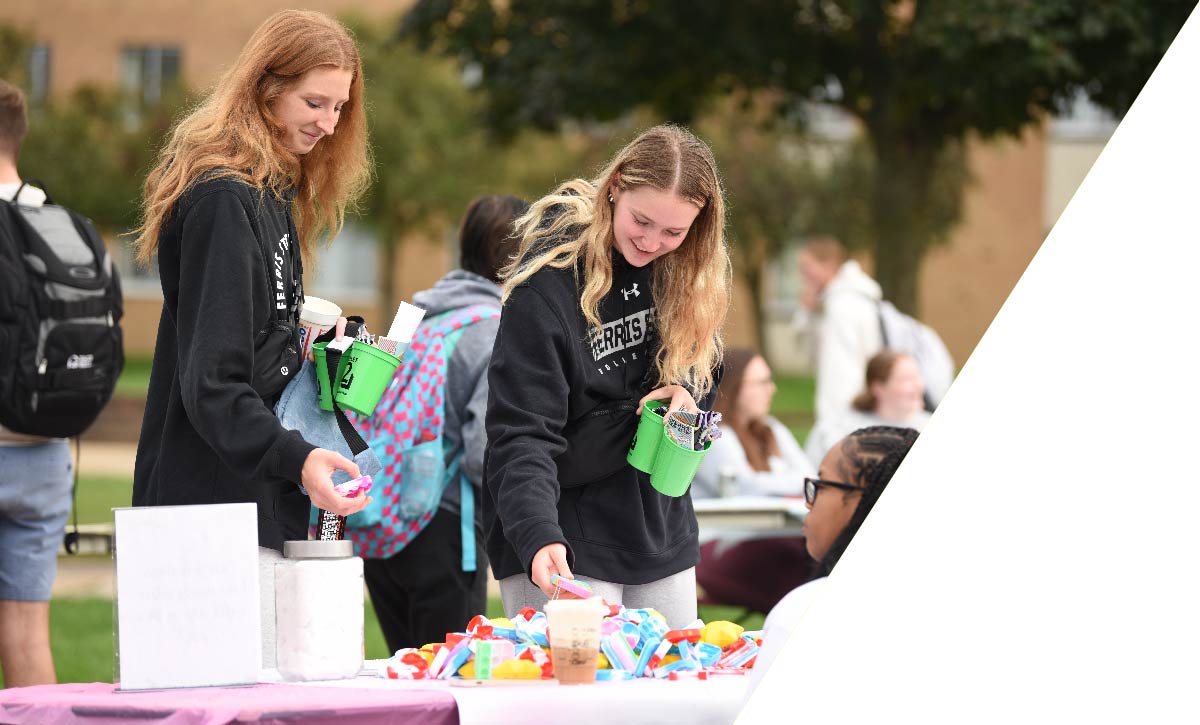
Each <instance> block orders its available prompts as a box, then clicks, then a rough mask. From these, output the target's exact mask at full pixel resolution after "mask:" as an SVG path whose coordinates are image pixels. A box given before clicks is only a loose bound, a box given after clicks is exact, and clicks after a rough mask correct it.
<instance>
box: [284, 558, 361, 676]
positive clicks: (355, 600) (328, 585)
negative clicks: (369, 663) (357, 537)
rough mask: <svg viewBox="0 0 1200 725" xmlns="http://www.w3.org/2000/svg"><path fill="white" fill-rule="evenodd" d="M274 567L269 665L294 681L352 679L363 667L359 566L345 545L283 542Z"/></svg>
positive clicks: (358, 559) (358, 562)
mask: <svg viewBox="0 0 1200 725" xmlns="http://www.w3.org/2000/svg"><path fill="white" fill-rule="evenodd" d="M283 555H284V559H283V560H282V561H280V562H279V563H278V564H277V565H276V567H275V626H276V634H275V662H276V667H278V669H279V674H280V675H281V676H282V677H283V679H285V680H288V681H291V682H298V681H309V680H340V679H346V678H350V677H354V676H356V675H357V674H358V672H359V670H360V669H362V663H363V561H362V559H360V558H359V557H357V556H355V555H354V544H353V542H350V541H344V540H342V541H286V542H284V544H283Z"/></svg>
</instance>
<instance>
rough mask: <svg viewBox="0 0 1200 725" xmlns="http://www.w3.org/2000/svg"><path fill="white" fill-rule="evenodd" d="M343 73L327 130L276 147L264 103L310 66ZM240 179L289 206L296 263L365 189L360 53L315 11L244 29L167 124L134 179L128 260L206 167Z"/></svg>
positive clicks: (151, 245)
mask: <svg viewBox="0 0 1200 725" xmlns="http://www.w3.org/2000/svg"><path fill="white" fill-rule="evenodd" d="M319 67H333V68H339V69H341V70H348V71H350V72H351V74H352V79H351V81H350V98H349V101H348V102H347V103H345V104H344V105H343V106H342V112H341V116H340V117H339V119H338V124H337V132H336V133H335V134H333V135H332V136H329V137H327V138H325V139H323V140H322V141H321V143H319V144H317V145H316V146H315V147H314V148H313V150H312V151H310V152H309V153H307V154H305V155H303V156H299V155H297V154H295V153H293V152H291V151H289V150H287V148H285V147H284V145H283V143H282V134H283V126H282V124H281V123H280V122H279V121H278V120H277V119H276V117H275V115H274V113H273V112H272V110H271V105H272V103H273V102H274V101H275V99H276V98H278V97H279V96H280V95H281V94H282V93H284V92H286V91H287V90H289V89H290V88H292V87H293V86H295V84H296V83H298V82H299V80H300V78H301V77H303V75H304V74H305V73H307V72H308V71H310V70H312V69H313V68H319ZM213 170H217V175H219V176H229V177H233V178H237V179H240V180H242V181H244V182H246V183H247V184H250V185H251V186H254V187H256V188H258V189H260V190H264V191H265V190H269V191H270V192H271V193H274V194H275V195H277V196H280V197H281V198H282V195H281V192H282V191H283V190H284V189H287V188H289V187H294V188H295V190H296V196H295V202H294V206H293V209H294V211H295V214H296V227H297V230H298V232H299V236H300V250H301V254H302V255H303V257H304V260H305V262H311V260H312V255H313V250H314V248H315V246H316V240H317V239H318V238H320V237H322V236H325V237H326V238H327V239H331V238H332V237H333V236H335V235H336V234H337V233H338V231H340V230H341V228H342V224H343V222H344V220H345V212H346V209H347V208H348V207H349V206H351V205H353V204H354V203H355V202H356V201H357V200H358V198H359V197H360V196H361V195H362V193H363V192H364V191H365V190H366V188H367V184H368V183H369V181H370V175H371V161H370V152H369V150H368V147H367V119H366V114H365V109H364V108H363V70H362V60H361V58H360V57H359V53H358V48H357V47H356V46H355V44H354V39H353V38H352V37H351V36H350V33H349V31H348V30H346V28H345V27H344V26H343V25H342V24H341V23H339V22H337V21H336V20H334V19H333V18H330V17H329V16H327V15H324V14H323V13H318V12H309V11H304V10H283V11H281V12H278V13H276V14H274V15H272V16H271V17H269V18H267V20H266V21H264V22H263V24H262V25H260V26H259V27H258V29H257V30H255V31H254V35H252V36H251V37H250V40H249V41H248V42H247V43H246V47H244V48H243V49H242V52H241V54H240V55H239V56H238V58H237V60H236V61H234V64H233V66H232V67H231V68H230V69H229V70H228V71H226V72H225V74H224V75H222V77H221V79H220V80H219V81H218V82H217V85H216V87H215V89H214V90H213V92H212V93H211V94H210V95H209V96H208V98H206V99H205V100H204V101H202V102H201V103H200V105H199V106H197V107H196V108H195V109H194V110H193V111H192V112H191V113H190V114H189V115H188V116H187V117H186V118H184V119H183V120H181V121H180V122H179V123H178V124H177V125H176V126H175V128H174V130H173V131H172V132H171V135H170V139H169V140H168V141H167V143H166V145H165V146H164V147H163V148H162V150H161V151H160V152H159V154H158V163H157V164H156V165H155V167H154V169H153V170H152V171H151V172H150V174H149V176H147V177H146V183H145V185H144V187H143V202H142V223H141V226H140V227H138V229H136V230H135V231H134V235H135V238H134V245H135V247H136V248H137V251H138V260H139V261H140V262H142V263H144V264H148V263H149V262H150V260H151V258H152V257H153V256H154V254H155V252H157V251H158V237H159V233H160V232H161V231H162V228H163V225H164V224H165V223H166V221H167V219H168V217H169V215H170V213H171V209H172V207H173V206H174V204H175V202H176V201H177V200H178V199H179V196H180V194H182V193H183V192H184V191H186V190H187V188H188V186H189V185H191V184H192V183H194V182H195V181H197V180H198V179H200V178H201V177H202V176H203V175H204V174H205V173H206V172H209V171H213Z"/></svg>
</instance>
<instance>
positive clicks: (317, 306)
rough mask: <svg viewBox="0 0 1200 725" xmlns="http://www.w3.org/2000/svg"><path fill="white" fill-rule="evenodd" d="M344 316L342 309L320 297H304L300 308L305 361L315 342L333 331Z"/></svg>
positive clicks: (301, 342)
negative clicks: (324, 334)
mask: <svg viewBox="0 0 1200 725" xmlns="http://www.w3.org/2000/svg"><path fill="white" fill-rule="evenodd" d="M341 316H342V308H341V307H338V306H337V305H335V304H333V303H332V302H330V301H329V300H323V299H321V298H320V297H309V296H307V295H306V296H305V297H304V306H303V307H301V308H300V353H301V357H302V358H303V359H305V360H307V359H308V353H309V351H311V350H312V346H313V340H315V339H317V337H318V336H319V335H321V334H322V333H324V332H326V331H327V330H329V329H331V328H332V327H333V326H334V325H336V324H337V321H338V318H339V317H341Z"/></svg>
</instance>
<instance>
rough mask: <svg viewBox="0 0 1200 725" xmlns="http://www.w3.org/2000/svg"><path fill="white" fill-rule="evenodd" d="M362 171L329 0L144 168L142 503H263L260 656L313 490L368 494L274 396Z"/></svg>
mask: <svg viewBox="0 0 1200 725" xmlns="http://www.w3.org/2000/svg"><path fill="white" fill-rule="evenodd" d="M369 171H370V159H369V155H368V150H367V131H366V119H365V117H364V108H363V73H362V62H361V60H360V59H359V54H358V49H357V48H356V47H355V44H354V41H353V39H352V38H351V37H350V35H349V33H348V32H347V31H346V29H345V28H344V27H343V26H342V25H341V24H339V23H338V22H336V21H334V20H333V19H331V18H329V17H327V16H325V15H322V14H321V13H315V12H303V11H296V10H287V11H283V12H280V13H277V14H275V15H272V16H271V17H270V18H268V19H267V20H266V21H265V22H264V23H263V24H262V25H261V26H259V28H258V29H257V30H256V31H255V33H254V35H253V36H252V37H251V38H250V40H249V42H248V43H247V44H246V46H245V48H243V50H242V52H241V54H240V55H239V56H238V58H237V60H236V61H235V62H234V63H233V66H232V67H231V68H230V69H229V70H228V71H227V72H226V73H225V74H224V75H223V76H222V77H221V79H220V81H219V82H218V83H217V85H216V87H215V88H214V90H213V91H212V93H211V94H210V95H209V96H208V97H207V99H205V100H204V101H203V102H201V103H200V105H199V106H197V107H196V108H195V109H194V110H193V111H192V112H191V113H189V114H188V115H187V116H186V117H185V118H183V119H182V120H181V121H179V123H178V124H177V125H176V126H175V128H174V130H173V131H172V133H171V135H170V138H169V140H168V141H167V143H166V144H165V146H164V147H163V149H162V151H161V152H160V154H159V158H158V163H157V164H156V166H155V167H154V169H153V170H152V171H151V172H150V174H149V176H148V177H147V179H146V184H145V189H144V197H145V198H144V203H143V210H142V224H141V227H140V228H139V229H138V230H137V231H136V240H135V244H136V246H137V249H138V258H139V259H140V260H141V261H142V262H143V263H149V262H151V261H152V260H156V261H157V263H158V273H159V279H160V281H161V284H162V290H163V310H162V316H161V318H160V321H159V328H158V341H157V343H156V346H155V351H154V363H153V368H152V370H151V374H150V388H149V392H148V395H147V399H146V412H145V417H144V419H143V423H142V433H141V437H140V440H139V442H138V453H137V461H136V464H135V470H134V487H133V504H134V505H135V506H155V505H178V504H209V503H234V502H254V503H256V504H257V507H258V539H259V546H260V561H262V570H263V572H264V583H263V594H264V596H263V610H264V618H263V633H264V636H263V652H264V664H265V665H268V666H269V665H271V664H272V663H273V660H274V641H273V639H274V635H273V632H274V618H273V614H274V612H273V610H274V588H273V577H271V576H268V574H270V572H271V571H273V568H272V567H273V565H274V559H275V558H277V557H278V554H277V553H275V552H278V551H280V550H282V548H283V542H284V541H286V540H289V539H305V538H307V522H308V510H309V503H310V497H311V502H312V503H313V504H316V505H318V506H320V507H321V508H324V509H327V510H330V511H333V512H335V513H339V514H343V515H345V514H350V513H354V512H356V511H358V510H361V509H362V507H364V506H365V505H366V503H367V501H366V500H365V499H345V498H342V497H340V496H338V495H337V493H336V492H335V491H334V490H333V485H332V482H331V474H332V473H333V471H334V470H336V469H341V470H343V471H346V472H347V473H349V474H351V475H352V476H357V475H358V473H359V472H358V467H357V466H356V465H355V464H354V463H353V462H352V461H349V460H347V459H346V458H344V457H342V456H341V455H339V454H338V453H335V452H333V451H330V450H326V449H323V448H316V447H315V446H313V445H312V444H310V443H308V442H307V441H305V440H304V439H303V438H302V437H301V435H300V434H299V433H298V432H296V431H289V430H286V429H284V428H283V427H282V426H281V425H280V423H279V420H278V419H277V418H276V417H275V415H274V413H273V408H274V404H275V402H276V401H277V400H278V397H279V394H280V393H281V392H282V390H283V388H284V386H285V385H286V384H287V382H288V381H289V380H290V379H291V378H292V377H294V376H295V374H296V373H297V372H298V371H299V370H300V364H301V360H300V357H299V352H298V351H299V349H300V346H299V334H298V332H297V327H298V320H299V310H300V306H301V305H302V304H303V302H304V286H303V264H304V262H307V261H311V259H312V256H313V249H314V247H315V245H316V244H317V243H318V240H320V239H322V238H330V237H332V236H333V235H334V234H336V233H337V231H338V230H339V229H340V227H341V224H342V219H343V214H344V211H345V209H346V208H347V206H349V205H350V204H352V203H353V202H354V201H355V199H356V198H357V197H358V196H359V195H360V194H361V193H362V191H363V190H364V188H365V185H366V184H367V182H368V179H369ZM339 325H340V327H341V328H342V329H344V326H345V321H344V320H342V321H340V322H339ZM297 484H302V485H303V486H304V488H305V489H307V491H308V494H309V495H308V496H305V495H304V493H303V491H301V489H300V486H297Z"/></svg>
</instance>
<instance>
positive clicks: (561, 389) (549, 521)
mask: <svg viewBox="0 0 1200 725" xmlns="http://www.w3.org/2000/svg"><path fill="white" fill-rule="evenodd" d="M570 350H571V344H570V340H569V338H568V335H567V333H566V331H565V328H564V326H563V324H562V322H561V320H560V319H559V317H558V314H557V313H556V311H555V310H554V309H553V308H552V307H551V305H550V304H549V303H548V302H547V301H546V299H545V298H544V297H542V295H541V293H539V292H538V291H537V290H535V289H533V288H531V287H519V288H517V289H516V290H514V291H513V293H512V295H511V296H510V297H509V299H508V301H507V302H506V303H505V305H504V314H503V315H502V316H501V318H500V329H499V332H498V333H497V335H496V346H495V348H494V349H493V351H492V362H491V366H490V368H489V369H488V386H489V388H490V395H489V400H488V412H487V438H488V457H487V476H486V479H485V480H486V482H487V484H486V485H487V487H488V490H489V491H490V492H491V495H492V499H493V500H494V501H495V502H496V513H497V516H498V517H499V519H500V523H501V525H502V526H503V527H504V537H505V538H506V539H507V540H508V542H509V543H510V544H511V545H512V547H513V549H515V550H516V553H517V556H518V557H519V558H520V561H521V566H522V567H523V568H524V569H525V573H526V575H528V574H529V571H530V565H531V564H532V562H533V556H534V554H536V553H537V552H538V550H540V549H541V548H542V547H543V546H546V545H547V544H553V543H560V544H563V545H564V546H566V547H567V557H568V564H570V565H571V566H572V567H573V566H574V565H575V561H574V554H573V553H572V552H571V547H570V545H569V544H567V540H566V538H565V537H564V536H563V532H562V529H561V528H560V527H559V523H558V499H559V493H560V491H559V484H558V466H557V465H556V464H555V462H554V459H555V458H556V457H557V456H558V455H560V454H561V453H562V452H563V451H564V450H566V447H567V442H566V439H565V438H564V437H563V435H562V431H563V428H564V427H565V426H566V422H567V396H568V393H569V390H570V386H569V382H568V379H567V374H568V373H567V359H568V358H567V356H568V355H569V354H570Z"/></svg>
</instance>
